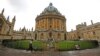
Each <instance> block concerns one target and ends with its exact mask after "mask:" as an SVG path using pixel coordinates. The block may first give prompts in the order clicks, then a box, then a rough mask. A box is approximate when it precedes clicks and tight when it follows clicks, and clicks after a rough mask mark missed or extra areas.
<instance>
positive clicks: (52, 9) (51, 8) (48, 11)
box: [41, 3, 61, 15]
mask: <svg viewBox="0 0 100 56" xmlns="http://www.w3.org/2000/svg"><path fill="white" fill-rule="evenodd" d="M51 13H52V14H61V13H60V12H59V11H58V10H57V8H55V7H54V6H53V4H52V3H50V4H49V6H48V7H46V8H45V9H44V11H43V12H42V13H41V14H42V15H44V14H51Z"/></svg>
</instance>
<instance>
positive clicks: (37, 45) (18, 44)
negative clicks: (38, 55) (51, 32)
mask: <svg viewBox="0 0 100 56" xmlns="http://www.w3.org/2000/svg"><path fill="white" fill-rule="evenodd" d="M29 42H30V40H7V41H5V43H4V44H3V45H5V46H7V47H10V48H16V49H26V50H27V49H28V48H29ZM32 47H33V49H35V50H43V49H44V48H45V47H46V43H45V42H43V41H38V40H34V41H32Z"/></svg>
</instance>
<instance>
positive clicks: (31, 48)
mask: <svg viewBox="0 0 100 56" xmlns="http://www.w3.org/2000/svg"><path fill="white" fill-rule="evenodd" d="M28 50H30V51H31V52H32V51H33V46H32V40H31V41H30V42H29V48H28Z"/></svg>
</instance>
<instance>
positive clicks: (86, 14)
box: [0, 0, 100, 31]
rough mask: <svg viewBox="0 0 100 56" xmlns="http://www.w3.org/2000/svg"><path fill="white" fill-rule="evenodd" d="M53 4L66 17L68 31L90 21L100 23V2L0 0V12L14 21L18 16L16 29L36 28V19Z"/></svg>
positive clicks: (94, 0) (81, 0) (82, 0)
mask: <svg viewBox="0 0 100 56" xmlns="http://www.w3.org/2000/svg"><path fill="white" fill-rule="evenodd" d="M50 2H52V3H53V5H54V7H56V8H57V9H58V11H60V12H61V13H62V14H63V15H65V17H66V19H67V21H66V25H67V30H68V31H70V30H71V29H75V27H76V25H77V24H80V23H81V22H87V24H88V25H90V20H93V22H94V23H96V22H100V0H0V11H1V10H2V8H5V12H4V15H5V16H6V17H7V16H8V15H9V16H10V20H12V18H13V16H14V15H16V24H15V29H17V30H18V29H19V28H20V27H21V28H23V27H24V26H26V28H28V29H31V28H32V27H33V28H35V18H36V16H37V15H39V14H40V13H41V12H42V11H43V10H44V9H45V7H47V6H48V5H49V3H50Z"/></svg>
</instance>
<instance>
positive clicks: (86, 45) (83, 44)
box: [55, 40, 97, 51]
mask: <svg viewBox="0 0 100 56" xmlns="http://www.w3.org/2000/svg"><path fill="white" fill-rule="evenodd" d="M94 42H95V41H92V40H91V41H59V42H56V43H55V48H56V49H57V50H60V51H66V50H75V49H76V47H75V45H79V47H80V49H90V48H95V47H97V45H96V43H94Z"/></svg>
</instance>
